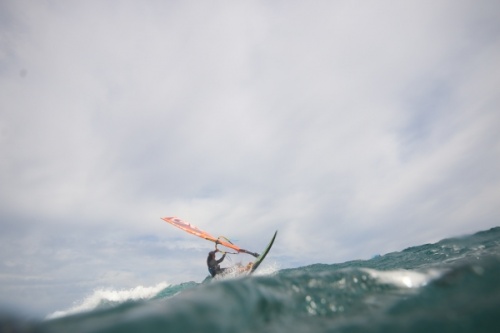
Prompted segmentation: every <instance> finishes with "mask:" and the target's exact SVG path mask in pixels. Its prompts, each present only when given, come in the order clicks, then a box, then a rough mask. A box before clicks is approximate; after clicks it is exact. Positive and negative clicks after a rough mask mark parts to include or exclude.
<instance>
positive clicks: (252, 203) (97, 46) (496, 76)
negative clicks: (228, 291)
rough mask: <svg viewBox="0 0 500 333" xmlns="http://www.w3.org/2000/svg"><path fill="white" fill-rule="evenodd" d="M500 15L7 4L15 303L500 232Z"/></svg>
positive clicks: (457, 8)
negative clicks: (217, 260) (213, 256)
mask: <svg viewBox="0 0 500 333" xmlns="http://www.w3.org/2000/svg"><path fill="white" fill-rule="evenodd" d="M499 7H500V5H499V3H498V1H493V0H492V1H486V0H485V1H475V0H474V1H473V0H470V1H465V0H458V1H457V0H450V1H446V0H442V1H437V2H436V1H404V2H395V1H377V2H376V3H375V2H373V3H369V2H358V1H314V2H306V1H293V0H292V1H279V0H277V1H210V2H205V1H154V0H152V1H140V2H139V1H131V0H124V1H79V2H78V1H71V2H67V1H25V0H20V1H8V0H0V184H1V185H0V299H1V301H0V305H2V306H4V307H5V306H6V307H8V308H15V309H19V311H21V312H24V313H33V314H35V315H39V316H45V315H47V314H49V313H51V312H53V311H56V310H61V309H65V308H68V307H70V306H72V305H73V304H74V303H75V302H76V303H77V302H79V301H80V300H81V299H83V298H84V297H85V296H86V295H89V294H90V293H92V291H93V290H95V289H96V288H114V289H123V288H133V287H136V286H139V285H144V286H153V285H156V284H158V283H162V282H167V283H180V282H186V281H197V282H199V281H201V280H203V279H204V278H205V276H207V274H208V273H207V268H206V264H205V260H206V254H207V252H208V251H210V250H211V249H212V248H213V244H212V243H209V242H206V241H204V240H202V239H199V238H196V237H194V236H191V235H189V234H186V233H184V232H182V231H181V230H179V229H176V228H174V227H172V226H170V225H168V224H166V223H165V222H163V221H162V220H161V219H160V217H164V216H178V217H180V218H182V219H184V220H186V221H189V222H191V223H193V224H194V225H196V226H198V227H200V228H201V229H204V230H207V231H208V232H210V233H211V234H213V235H215V236H219V235H223V236H226V237H229V238H230V239H231V240H232V241H233V242H235V243H237V244H238V245H240V246H241V247H243V248H246V249H248V250H251V251H256V252H259V251H260V249H262V248H264V247H265V245H266V244H267V242H268V241H269V239H270V237H271V236H272V234H273V233H274V231H275V230H279V233H278V238H277V239H276V242H275V245H274V247H273V249H272V251H271V253H270V254H269V257H268V258H269V259H266V260H267V261H269V263H272V264H274V265H276V266H277V267H280V268H290V267H300V266H306V265H310V264H315V263H326V264H330V263H339V262H345V261H348V260H355V259H369V258H371V257H372V256H373V255H376V254H384V253H389V252H392V251H400V250H402V249H405V248H407V247H409V246H415V245H420V244H425V243H432V242H437V241H439V240H441V239H443V238H448V237H454V236H461V235H465V234H470V233H474V232H476V231H480V230H486V229H489V228H491V227H494V226H498V225H500V222H499V220H498V217H499V216H500V176H499V174H500V173H499V172H498V170H499V165H500V131H499V130H498V128H500V89H499V87H500V8H499ZM250 259H251V257H248V256H246V257H245V255H240V256H233V257H232V259H231V260H232V261H230V260H228V264H233V263H236V262H239V261H242V262H243V263H245V262H247V261H249V260H250Z"/></svg>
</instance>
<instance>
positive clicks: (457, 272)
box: [0, 228, 500, 333]
mask: <svg viewBox="0 0 500 333" xmlns="http://www.w3.org/2000/svg"><path fill="white" fill-rule="evenodd" d="M0 324H1V326H0V331H2V332H8V330H9V329H11V331H13V332H61V333H67V332H189V333H194V332H204V333H207V332H218V333H222V332H271V333H272V332H283V333H285V332H286V333H292V332H385V333H387V332H426V333H428V332H500V228H494V229H491V230H488V231H483V232H479V233H476V234H474V235H471V236H467V237H462V238H454V239H446V240H443V241H441V242H438V243H436V244H426V245H421V246H416V247H412V248H408V249H406V250H404V251H401V252H394V253H389V254H386V255H384V256H378V257H375V258H373V259H371V260H365V261H351V262H346V263H343V264H334V265H326V264H315V265H311V266H306V267H299V268H294V269H284V270H280V271H276V272H274V273H273V274H270V275H266V276H251V277H244V278H236V279H234V278H233V279H227V280H220V281H213V282H210V283H207V282H205V283H195V282H188V283H184V284H181V285H174V286H165V287H164V288H161V290H159V291H158V292H155V294H154V296H153V297H152V298H150V299H148V300H142V301H131V300H129V301H125V302H120V301H117V302H114V303H109V302H107V303H101V304H100V305H98V306H97V307H96V308H95V309H93V310H91V311H88V312H84V313H79V314H76V315H67V316H65V317H60V318H57V319H51V320H46V321H43V322H35V323H26V322H20V321H16V320H15V318H11V317H8V316H4V317H3V318H0Z"/></svg>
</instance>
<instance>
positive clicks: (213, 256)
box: [208, 251, 217, 258]
mask: <svg viewBox="0 0 500 333" xmlns="http://www.w3.org/2000/svg"><path fill="white" fill-rule="evenodd" d="M215 252H217V251H210V252H208V257H209V258H215Z"/></svg>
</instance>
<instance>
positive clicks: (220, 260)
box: [217, 253, 226, 264]
mask: <svg viewBox="0 0 500 333" xmlns="http://www.w3.org/2000/svg"><path fill="white" fill-rule="evenodd" d="M225 257H226V254H225V253H224V254H223V255H222V257H221V258H220V259H219V260H217V263H218V264H220V263H221V262H222V261H223V260H224V258H225Z"/></svg>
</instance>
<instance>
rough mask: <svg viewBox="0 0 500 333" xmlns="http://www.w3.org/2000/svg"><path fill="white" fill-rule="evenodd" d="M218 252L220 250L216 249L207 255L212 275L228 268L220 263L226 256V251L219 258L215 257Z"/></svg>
mask: <svg viewBox="0 0 500 333" xmlns="http://www.w3.org/2000/svg"><path fill="white" fill-rule="evenodd" d="M216 252H219V250H217V249H215V250H214V251H210V252H208V257H207V266H208V271H209V272H210V275H212V277H214V276H216V275H217V274H220V273H222V272H224V271H225V270H226V269H225V268H221V267H220V265H219V264H220V263H221V262H222V261H223V260H224V258H225V257H226V253H224V254H223V255H222V257H221V258H220V259H219V260H216V259H215V253H216Z"/></svg>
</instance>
